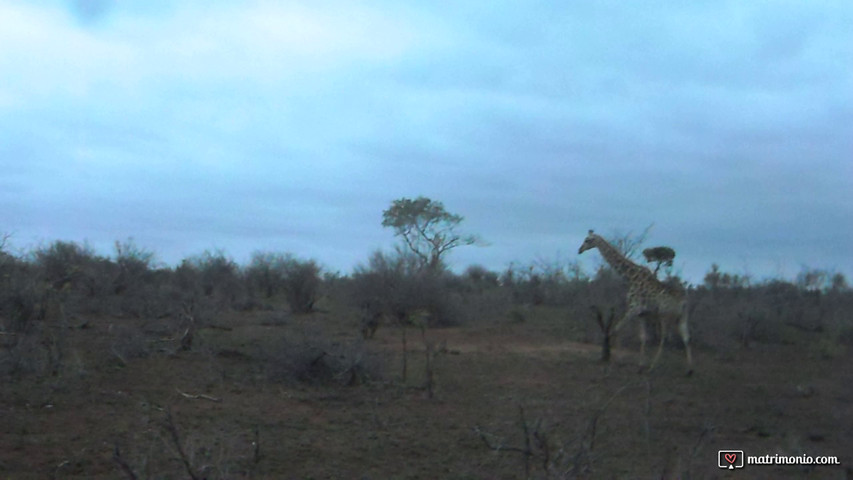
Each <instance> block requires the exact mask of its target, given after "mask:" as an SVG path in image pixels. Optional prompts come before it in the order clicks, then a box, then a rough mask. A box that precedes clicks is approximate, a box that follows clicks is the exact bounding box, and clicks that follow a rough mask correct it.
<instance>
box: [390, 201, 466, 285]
mask: <svg viewBox="0 0 853 480" xmlns="http://www.w3.org/2000/svg"><path fill="white" fill-rule="evenodd" d="M462 220H463V217H462V216H460V215H455V214H452V213H449V212H448V211H447V210H445V209H444V205H443V204H442V203H441V202H436V201H433V200H430V199H429V198H426V197H418V198H416V199H414V200H412V199H409V198H401V199H399V200H394V202H392V203H391V207H390V208H388V209H387V210H385V211H384V212H382V226H383V227H391V228H393V229H394V235H396V236H399V237H402V238H403V243H405V245H406V248H407V249H408V250H410V251H411V252H412V253H414V254H415V256H417V258H418V260H419V262H420V268H421V269H425V270H426V271H428V272H437V271H438V270H439V269H440V267H441V258H442V255H444V254H445V253H446V252H448V251H450V250H452V249H454V248H456V247H459V246H461V245H472V244H474V243H477V240H478V239H477V237H476V236H475V235H461V234H459V233H457V232H456V228H457V227H458V226H459V224H460V223H462Z"/></svg>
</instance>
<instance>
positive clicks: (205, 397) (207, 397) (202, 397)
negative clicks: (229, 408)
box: [175, 388, 222, 403]
mask: <svg viewBox="0 0 853 480" xmlns="http://www.w3.org/2000/svg"><path fill="white" fill-rule="evenodd" d="M175 391H176V392H178V393H180V394H181V396H183V397H184V398H192V399H194V400H210V401H211V402H217V403H219V402H221V401H222V399H221V398H216V397H211V396H210V395H204V394H198V395H192V394H189V393H184V392H182V391H180V390H178V389H177V388H176V389H175Z"/></svg>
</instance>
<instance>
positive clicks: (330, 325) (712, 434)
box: [0, 308, 853, 480]
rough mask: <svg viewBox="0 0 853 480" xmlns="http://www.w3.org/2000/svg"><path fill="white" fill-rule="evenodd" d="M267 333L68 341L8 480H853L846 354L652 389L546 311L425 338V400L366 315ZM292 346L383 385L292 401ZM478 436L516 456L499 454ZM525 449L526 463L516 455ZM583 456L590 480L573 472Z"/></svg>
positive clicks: (88, 336) (24, 431)
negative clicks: (764, 462) (760, 462)
mask: <svg viewBox="0 0 853 480" xmlns="http://www.w3.org/2000/svg"><path fill="white" fill-rule="evenodd" d="M269 315H270V313H269V312H259V313H240V314H236V313H235V314H228V315H226V316H222V317H219V318H215V319H212V320H211V324H215V325H216V326H219V327H221V326H227V327H228V328H230V330H225V329H223V328H210V325H207V326H201V327H200V328H199V331H198V334H197V339H196V343H194V345H193V349H192V350H191V351H189V352H180V351H177V349H174V348H172V349H168V348H161V349H159V350H158V349H157V348H155V347H152V346H149V347H145V351H151V352H152V353H151V354H149V355H144V356H143V355H140V356H134V355H126V357H127V358H124V361H123V362H122V361H116V357H115V355H114V354H113V353H111V346H112V345H114V344H115V342H116V339H115V337H114V336H111V333H110V330H109V325H110V324H112V323H115V322H124V324H123V325H122V331H121V332H122V337H121V338H122V339H123V341H124V342H125V343H123V344H122V345H123V346H126V345H131V346H134V348H137V347H138V348H139V349H143V347H144V345H142V343H144V342H142V340H140V339H139V338H136V337H134V336H133V335H131V334H130V333H128V332H130V331H133V330H134V329H136V330H137V331H139V332H140V333H139V334H140V335H144V333H143V332H144V328H143V327H144V325H145V322H144V321H143V320H139V321H137V320H133V321H131V320H128V319H122V320H117V319H109V318H92V319H89V320H90V321H89V323H88V324H87V328H86V329H74V330H68V331H67V332H66V333H67V338H66V342H67V343H66V344H67V347H66V348H67V350H68V351H69V352H75V353H76V354H77V356H78V357H79V358H78V359H77V362H78V363H79V366H78V369H79V370H80V371H85V372H86V374H85V375H82V374H81V375H72V374H71V373H68V372H66V373H64V374H63V375H60V376H58V377H47V378H42V379H40V380H33V379H23V380H21V381H18V382H16V383H11V384H6V385H4V387H3V389H2V390H0V452H2V453H0V478H13V479H18V478H59V479H62V478H81V479H82V478H87V479H98V478H104V479H107V478H109V479H115V478H132V477H131V475H134V476H135V477H136V478H140V479H142V478H190V473H189V472H190V471H191V472H193V474H194V475H196V476H198V478H210V479H214V478H235V479H240V478H255V479H259V478H271V479H272V478H276V479H278V478H286V479H288V478H294V479H296V478H299V479H303V478H318V479H319V478H370V479H386V478H426V479H436V478H447V479H487V478H488V479H493V478H507V479H514V478H524V476H525V455H526V456H527V457H528V460H529V465H528V468H529V470H530V473H529V475H530V477H531V478H571V474H572V472H575V473H578V472H580V476H581V477H583V478H660V476H661V474H662V472H663V471H664V470H665V469H667V468H669V469H675V470H676V474H677V475H680V476H681V478H691V479H694V480H695V479H712V478H724V477H727V476H728V474H727V472H724V471H720V470H718V469H717V467H716V453H717V450H720V449H740V450H745V451H746V452H747V454H754V455H765V454H776V453H779V454H787V455H794V454H804V453H805V454H810V455H837V456H839V458H840V460H841V462H842V467H841V468H838V467H815V468H814V469H813V470H812V471H810V472H806V471H804V470H803V469H801V468H800V467H795V466H786V467H751V468H750V467H748V468H749V470H750V471H749V472H742V473H744V475H747V476H748V477H749V478H804V477H806V476H808V478H845V477H844V475H845V472H844V470H843V468H844V466H847V467H849V466H851V465H853V457H851V455H850V452H853V428H851V425H853V410H851V409H850V405H851V401H853V371H851V370H850V368H849V365H850V361H851V358H850V354H849V353H845V352H840V353H838V354H836V355H833V356H825V355H815V354H814V353H813V352H810V351H809V349H808V348H806V347H802V346H797V345H774V346H762V345H755V346H754V347H753V348H751V349H749V350H740V351H733V352H732V351H729V352H727V353H726V354H725V355H722V354H716V353H715V352H713V351H708V350H703V349H701V348H700V349H698V350H699V351H698V352H696V353H697V354H696V357H697V359H696V363H697V365H696V366H697V373H696V375H695V376H694V377H693V378H685V377H683V375H682V371H683V355H682V352H681V351H673V350H668V351H667V352H665V355H664V357H663V359H662V362H661V365H660V367H659V369H658V370H656V371H655V372H653V373H652V374H650V375H640V374H638V373H637V368H636V364H637V360H638V359H637V358H636V356H637V353H636V351H635V350H633V349H630V348H629V349H624V348H619V347H618V346H617V348H615V350H614V352H613V360H612V363H611V364H610V365H609V366H605V365H602V364H601V363H600V362H599V357H600V350H599V347H598V344H597V342H595V343H591V344H588V343H578V340H579V339H582V338H583V335H585V333H584V332H587V331H588V328H587V327H588V325H587V323H588V322H592V321H593V319H592V318H584V319H578V320H577V321H576V322H572V321H570V320H567V319H566V318H565V315H563V314H561V313H560V311H559V309H554V308H550V309H549V308H537V309H533V310H532V311H530V312H528V314H527V315H526V319H525V321H524V322H511V321H509V320H507V319H506V318H504V319H500V320H495V321H494V322H491V325H489V322H487V321H480V322H478V325H486V326H477V327H469V328H465V327H457V328H448V329H435V330H432V331H429V332H427V335H428V337H427V338H428V340H429V341H431V342H433V344H434V345H436V346H438V345H446V349H447V350H446V353H445V354H442V355H437V356H435V357H434V359H433V369H434V374H435V385H436V391H435V396H434V398H433V399H428V398H427V395H426V392H425V391H424V390H423V389H422V388H420V387H421V386H422V385H423V383H424V382H425V379H426V377H425V374H424V371H425V369H424V363H423V362H424V358H425V355H424V345H423V342H422V341H421V338H420V334H419V333H417V332H416V331H414V330H412V331H411V332H410V335H409V348H410V349H411V350H412V351H410V359H409V361H410V365H409V376H408V380H407V383H406V384H405V385H401V384H400V382H398V381H395V379H396V378H397V377H399V366H400V331H399V330H398V329H395V328H384V329H380V330H379V331H378V332H377V335H376V338H375V339H374V340H372V341H370V342H368V343H367V344H366V345H364V346H363V347H359V348H363V350H359V349H353V348H350V346H351V345H354V342H356V341H357V339H358V337H359V321H358V315H357V312H355V311H348V310H345V309H334V308H333V309H332V311H331V312H329V313H316V314H312V315H304V316H300V315H295V316H284V317H282V318H280V319H278V320H277V321H276V322H269V321H268V319H269ZM132 322H138V323H132ZM593 328H594V327H593ZM113 332H115V327H113ZM149 340H150V341H151V342H152V343H151V344H150V345H156V341H157V339H155V338H149V339H147V340H146V341H149ZM141 342H142V343H141ZM146 345H148V344H146ZM281 345H290V346H291V348H302V347H300V346H305V345H309V346H317V348H320V347H319V346H320V345H322V348H325V349H329V350H330V352H329V354H332V355H339V356H343V357H346V356H347V355H350V357H351V358H350V359H349V360H350V361H353V360H354V359H355V356H357V355H362V354H363V355H368V354H369V355H372V357H371V358H373V359H374V360H373V362H374V363H373V364H372V366H371V368H372V369H373V371H374V372H375V373H376V374H375V376H376V377H377V378H381V379H379V380H376V379H374V381H372V382H368V383H365V384H361V385H358V386H346V385H345V383H347V382H346V381H345V380H346V379H345V378H344V377H343V376H342V377H340V378H336V377H335V374H336V373H340V372H335V371H334V369H340V368H342V367H341V365H345V362H344V363H334V362H331V363H329V365H328V366H329V368H331V369H332V370H333V371H332V372H331V373H332V377H331V379H326V381H322V382H308V383H305V382H293V381H282V380H280V379H279V378H278V377H276V376H270V375H269V371H270V368H271V367H270V365H265V364H264V363H269V362H271V361H276V358H277V357H276V356H275V355H265V352H274V351H276V348H277V347H278V348H281ZM306 348H307V347H306ZM359 352H360V353H359ZM377 359H378V360H377ZM377 370H382V371H381V372H377ZM379 373H381V375H380V374H379ZM338 380H340V381H338ZM606 402H609V403H608V404H607V408H606V409H602V408H601V407H602V405H604V404H605V403H606ZM520 408H522V409H523V411H524V417H525V424H526V427H527V433H525V425H523V424H522V422H521V419H520V416H519V410H520ZM168 412H171V415H169V413H168ZM170 416H171V422H170V421H169V417H170ZM592 420H595V422H594V433H593V435H590V427H591V423H593V422H592ZM477 428H478V429H479V431H480V432H482V433H483V434H485V435H487V436H488V438H489V440H490V442H491V444H492V446H495V445H497V446H502V447H505V448H504V450H502V451H495V450H494V449H490V448H489V447H487V446H486V445H485V444H484V442H483V441H482V438H481V437H480V435H479V434H478V433H476V432H475V429H477ZM534 431H535V432H537V433H538V434H539V436H540V437H541V438H544V439H546V440H545V441H544V443H542V442H540V443H538V444H537V442H536V441H535V438H534V436H533V433H534ZM531 438H533V439H534V441H530V442H528V440H529V439H531ZM590 438H594V442H592V443H590V441H589V440H590ZM528 443H529V445H528ZM545 444H547V449H550V451H549V452H547V453H546V452H545V450H546V448H544V447H543V445H545ZM525 445H527V452H528V453H527V454H521V453H520V452H519V451H517V450H514V449H520V450H521V451H524V450H525ZM116 447H118V454H117V453H116V452H117V451H116ZM582 449H585V451H584V452H583V453H584V455H585V460H584V462H583V463H584V469H582V470H572V468H573V467H574V466H575V464H576V463H577V462H576V461H575V459H576V457H577V454H578V452H580V451H581V450H582ZM122 465H124V466H125V467H127V468H124V467H123V466H122ZM187 465H189V468H188V467H187ZM128 469H129V471H130V472H131V473H128ZM744 478H747V477H744Z"/></svg>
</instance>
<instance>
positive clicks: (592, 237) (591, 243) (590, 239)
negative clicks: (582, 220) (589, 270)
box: [578, 230, 598, 254]
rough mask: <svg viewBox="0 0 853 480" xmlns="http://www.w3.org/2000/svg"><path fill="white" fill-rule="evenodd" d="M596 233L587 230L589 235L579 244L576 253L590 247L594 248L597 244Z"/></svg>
mask: <svg viewBox="0 0 853 480" xmlns="http://www.w3.org/2000/svg"><path fill="white" fill-rule="evenodd" d="M597 242H598V235H596V234H595V232H593V231H592V230H590V231H589V235H587V236H586V238H585V239H584V241H583V243H582V244H581V248H579V249H578V254H581V253H583V252H585V251H587V250H589V249H590V248H595V247H597V246H598V243H597Z"/></svg>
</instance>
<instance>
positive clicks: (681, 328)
mask: <svg viewBox="0 0 853 480" xmlns="http://www.w3.org/2000/svg"><path fill="white" fill-rule="evenodd" d="M678 333H679V334H681V341H682V342H684V355H685V356H686V359H687V375H688V376H690V375H693V354H692V353H691V352H690V330H689V329H688V326H687V313H686V312H685V313H684V315H682V316H681V318H679V319H678Z"/></svg>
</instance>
